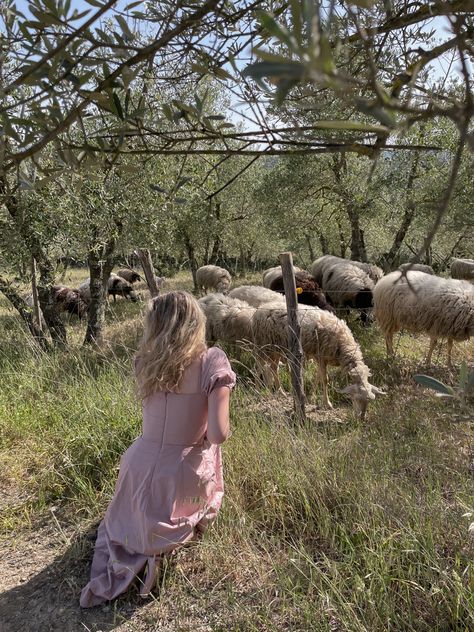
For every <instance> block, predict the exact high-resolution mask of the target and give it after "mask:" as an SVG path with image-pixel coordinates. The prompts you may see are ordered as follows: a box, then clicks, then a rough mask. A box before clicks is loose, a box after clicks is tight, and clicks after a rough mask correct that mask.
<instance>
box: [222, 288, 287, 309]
mask: <svg viewBox="0 0 474 632" xmlns="http://www.w3.org/2000/svg"><path fill="white" fill-rule="evenodd" d="M229 296H230V297H231V298H236V299H239V300H240V301H245V302H246V303H248V304H249V305H251V306H252V307H260V306H261V305H263V304H264V303H275V302H278V301H281V302H283V303H284V302H285V297H284V296H282V295H281V294H279V293H278V292H272V290H269V289H267V288H266V287H262V286H261V285H240V286H239V287H236V288H234V289H233V290H231V291H230V292H229Z"/></svg>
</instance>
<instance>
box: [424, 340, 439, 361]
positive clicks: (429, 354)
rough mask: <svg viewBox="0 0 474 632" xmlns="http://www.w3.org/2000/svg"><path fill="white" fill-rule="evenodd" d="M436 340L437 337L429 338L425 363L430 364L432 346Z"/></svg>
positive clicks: (433, 346) (434, 345)
mask: <svg viewBox="0 0 474 632" xmlns="http://www.w3.org/2000/svg"><path fill="white" fill-rule="evenodd" d="M437 342H438V338H435V337H434V338H431V339H430V348H429V349H428V355H427V356H426V364H427V365H428V366H429V365H430V364H431V356H432V355H433V351H434V348H435V347H436V343H437Z"/></svg>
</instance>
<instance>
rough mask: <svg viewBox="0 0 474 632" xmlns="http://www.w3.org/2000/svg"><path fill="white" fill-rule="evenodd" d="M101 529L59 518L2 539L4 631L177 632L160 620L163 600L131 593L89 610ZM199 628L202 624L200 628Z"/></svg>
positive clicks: (0, 612) (0, 627) (0, 626)
mask: <svg viewBox="0 0 474 632" xmlns="http://www.w3.org/2000/svg"><path fill="white" fill-rule="evenodd" d="M94 539H95V532H94V531H91V532H89V533H85V534H77V532H74V531H73V530H70V529H69V530H63V529H62V528H61V527H60V526H59V523H56V521H55V520H54V518H53V517H52V518H51V522H49V523H48V524H46V525H44V526H42V527H41V528H39V529H37V530H34V531H32V532H28V533H27V534H24V535H22V536H20V537H11V538H7V539H5V540H2V541H1V542H0V632H50V631H53V630H54V631H56V630H57V631H58V632H59V631H61V632H87V631H90V632H109V631H111V630H114V631H116V632H145V631H147V632H152V631H155V630H157V631H158V630H159V631H160V632H174V631H175V630H179V629H183V628H181V627H180V626H179V624H177V623H176V624H172V625H171V626H170V625H166V624H163V623H160V622H159V619H160V618H161V617H159V616H157V604H156V603H153V602H144V601H143V600H141V599H139V598H138V597H137V596H136V595H134V594H129V595H128V596H126V597H123V598H122V599H119V600H117V601H116V602H114V603H113V604H111V605H106V606H103V607H97V608H92V609H90V610H83V609H81V608H80V607H79V603H78V599H79V593H80V590H81V588H82V586H83V585H84V584H85V583H86V582H87V578H88V572H89V560H90V557H91V553H92V546H93V542H94ZM195 629H196V628H195Z"/></svg>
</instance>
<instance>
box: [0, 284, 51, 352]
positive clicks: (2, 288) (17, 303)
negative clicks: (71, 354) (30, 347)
mask: <svg viewBox="0 0 474 632" xmlns="http://www.w3.org/2000/svg"><path fill="white" fill-rule="evenodd" d="M0 292H2V293H3V294H4V295H5V296H6V298H7V299H8V300H9V301H10V303H11V304H12V305H13V307H14V308H15V309H16V310H17V312H18V313H19V314H20V316H21V318H22V320H23V321H24V323H25V324H26V326H27V327H28V329H29V330H30V332H31V335H32V336H33V338H34V340H35V341H36V342H37V343H38V344H39V346H40V347H41V348H42V349H43V351H49V349H50V345H49V342H48V340H47V338H46V337H45V335H44V333H43V332H42V330H41V329H40V328H39V327H38V326H37V325H36V323H35V319H34V318H33V311H32V309H31V307H29V305H27V304H26V302H25V301H24V300H23V298H22V297H21V296H20V294H19V293H18V292H17V291H16V290H15V289H14V288H13V287H12V286H11V285H10V283H8V281H7V280H6V279H4V278H3V277H0Z"/></svg>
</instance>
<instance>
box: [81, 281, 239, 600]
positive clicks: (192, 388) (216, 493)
mask: <svg viewBox="0 0 474 632" xmlns="http://www.w3.org/2000/svg"><path fill="white" fill-rule="evenodd" d="M135 372H136V379H137V384H138V388H139V392H140V395H141V397H142V410H143V426H142V435H141V436H140V437H139V438H138V439H136V440H135V441H134V443H133V444H132V445H131V446H130V447H129V448H128V450H127V451H126V452H125V454H124V455H123V456H122V459H121V462H120V472H119V476H118V480H117V483H116V487H115V494H114V497H113V499H112V501H111V503H110V505H109V507H108V508H107V511H106V513H105V517H104V519H103V521H102V522H101V524H100V526H99V529H98V532H97V542H96V545H95V551H94V558H93V561H92V567H91V579H90V581H89V583H88V584H87V586H86V587H85V588H84V589H83V590H82V593H81V599H80V603H81V606H82V607H84V608H87V607H91V606H95V605H98V604H100V603H102V602H103V601H106V600H110V599H113V598H114V597H117V596H118V595H120V594H121V593H123V592H125V591H126V590H127V589H128V588H129V586H130V584H131V583H132V582H133V581H134V580H135V579H136V578H138V580H139V583H140V594H141V595H147V594H149V593H150V591H151V589H152V588H153V585H154V583H155V578H156V575H157V572H158V570H159V560H160V556H161V555H163V554H164V553H167V552H169V551H172V550H173V549H175V548H176V547H177V546H179V545H181V544H184V543H185V542H188V541H189V540H191V539H193V538H194V537H195V535H196V533H198V532H199V531H202V530H203V529H205V527H206V526H207V525H208V524H209V522H210V521H212V520H213V519H214V518H215V517H216V515H217V512H218V510H219V508H220V505H221V502H222V496H223V493H224V490H223V480H222V464H221V452H220V444H221V443H223V442H224V441H225V440H226V438H227V437H228V435H229V398H230V390H231V389H232V388H233V386H234V385H235V374H234V373H233V371H232V370H231V368H230V364H229V361H228V359H227V357H226V355H225V353H224V352H223V351H222V350H221V349H218V348H217V347H213V348H211V349H207V347H206V342H205V316H204V314H203V313H202V311H201V308H200V306H199V304H198V302H197V301H196V299H195V298H194V297H193V296H191V295H190V294H188V293H187V292H181V291H177V292H169V293H167V294H164V295H161V296H157V297H156V298H154V299H153V300H152V301H151V302H150V308H149V311H148V313H147V315H146V317H145V330H144V335H143V340H142V342H141V345H140V348H139V350H138V353H137V355H136V357H135Z"/></svg>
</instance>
